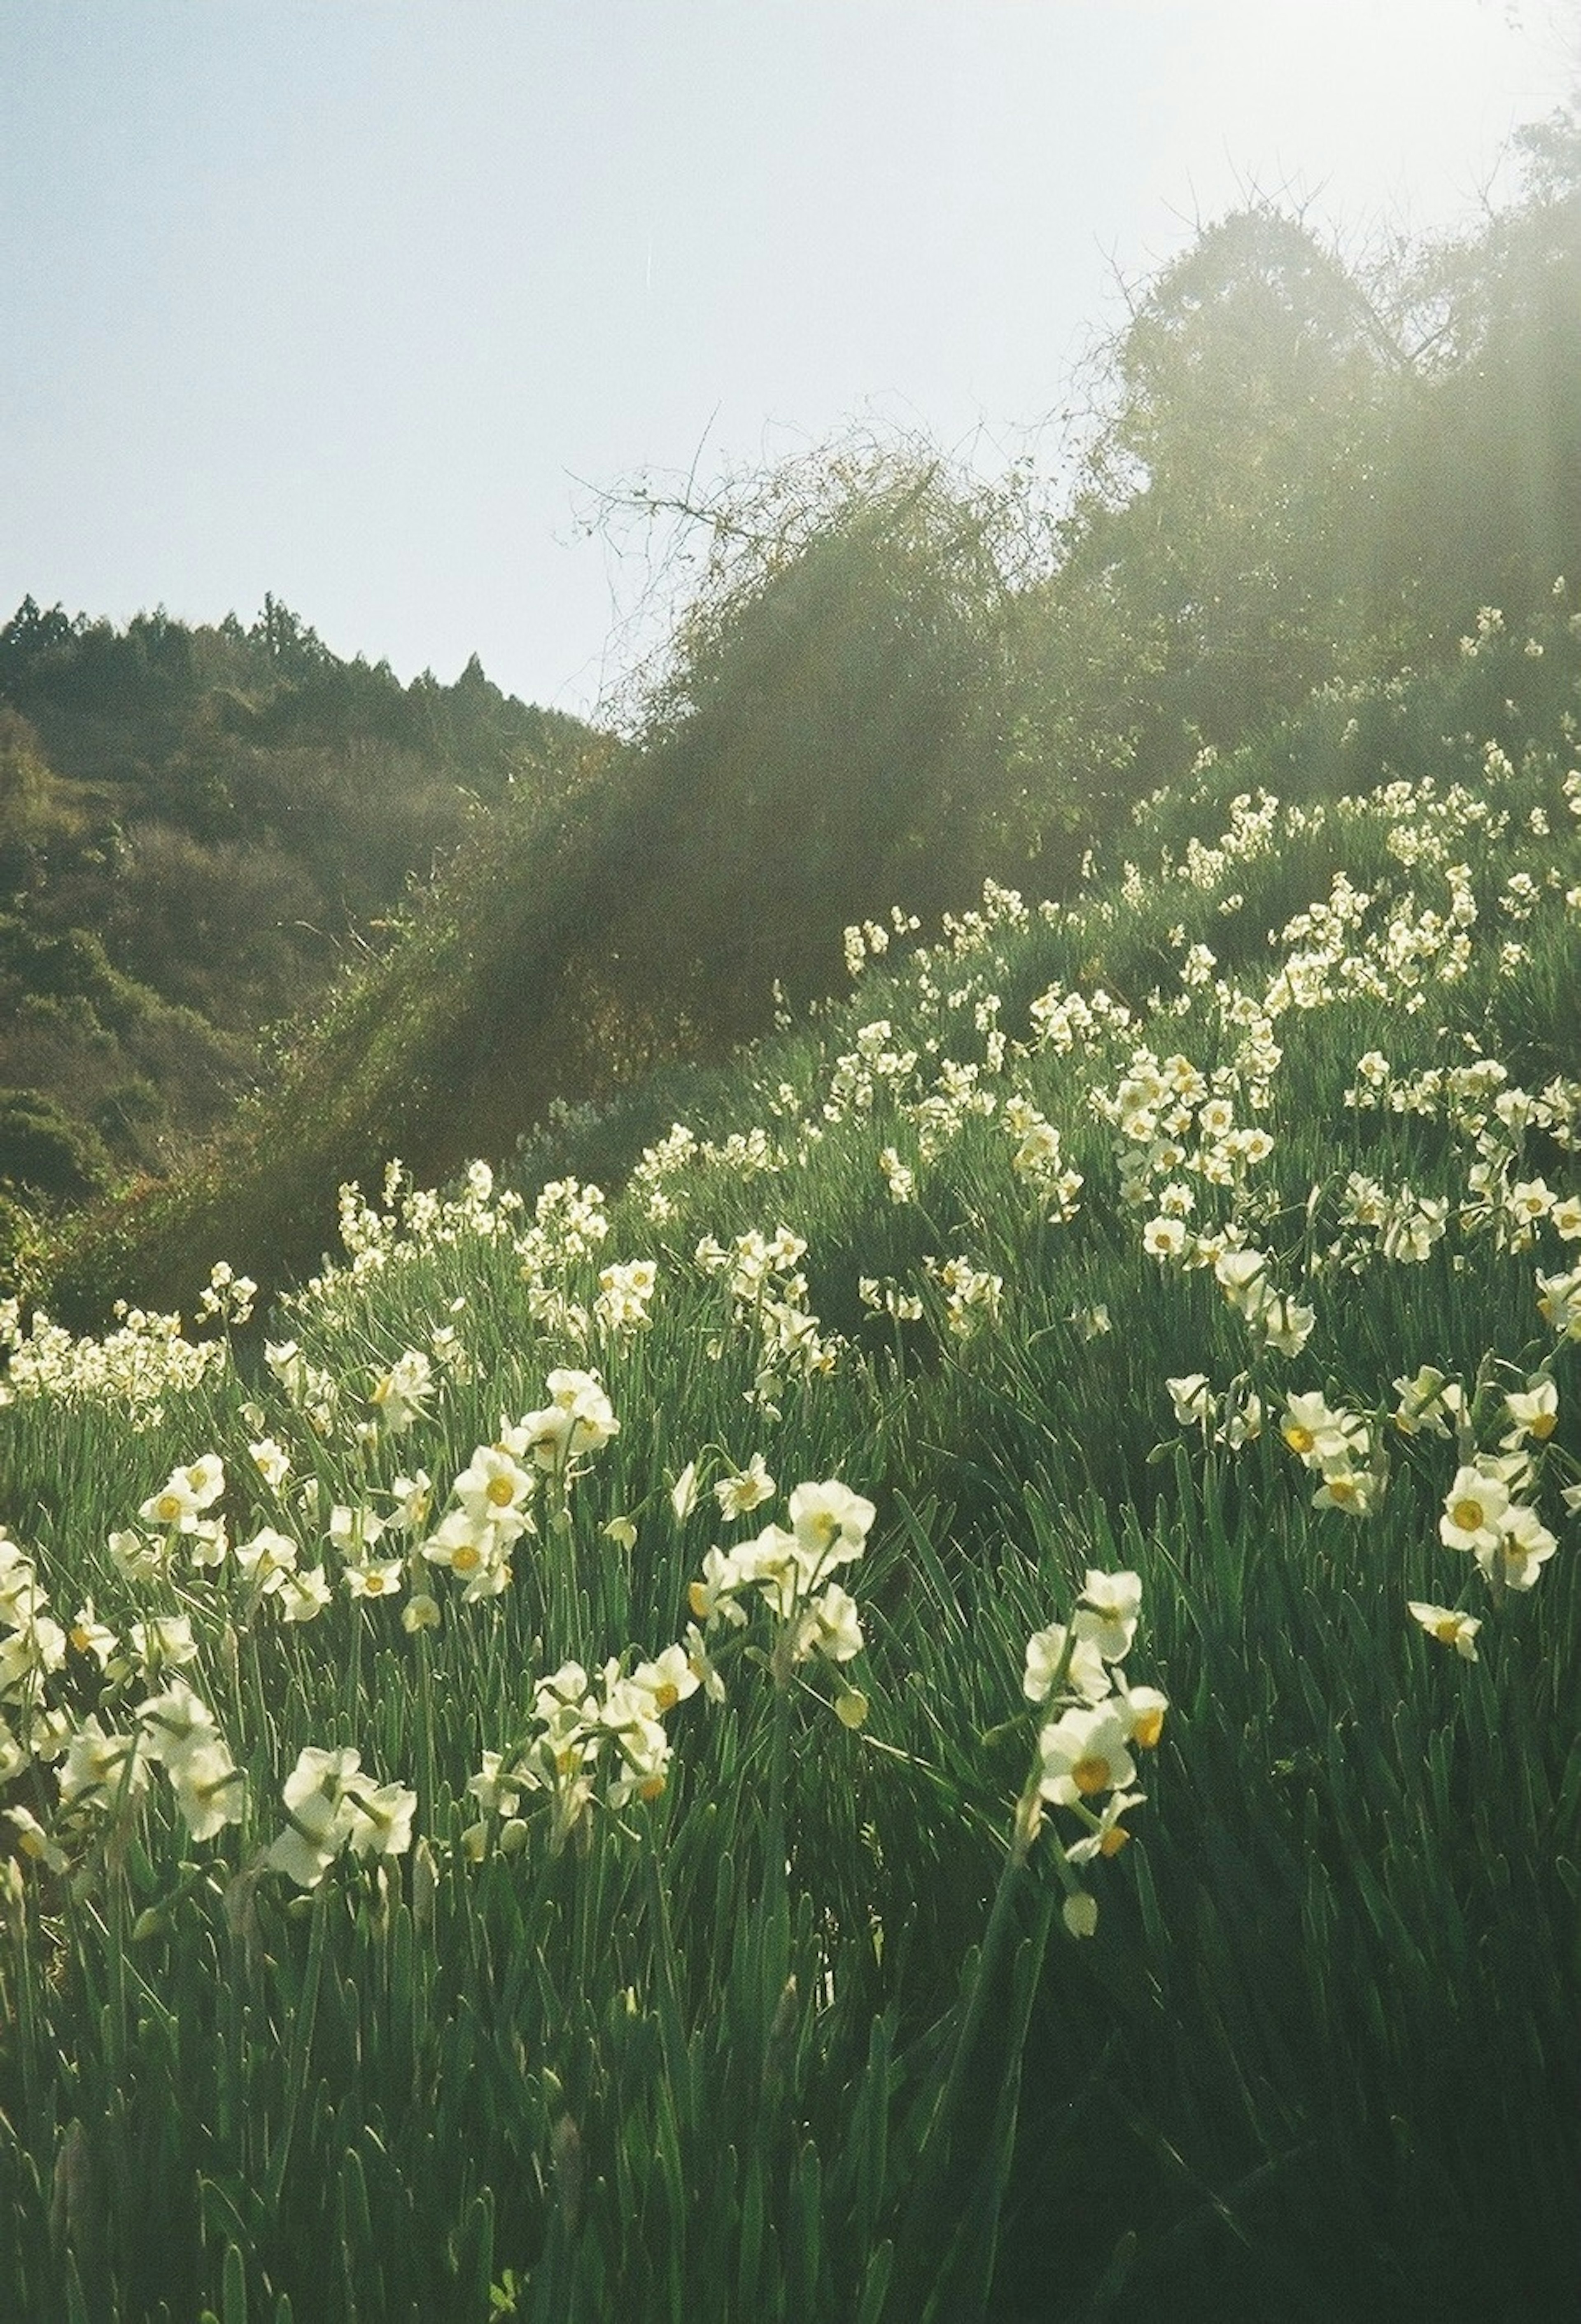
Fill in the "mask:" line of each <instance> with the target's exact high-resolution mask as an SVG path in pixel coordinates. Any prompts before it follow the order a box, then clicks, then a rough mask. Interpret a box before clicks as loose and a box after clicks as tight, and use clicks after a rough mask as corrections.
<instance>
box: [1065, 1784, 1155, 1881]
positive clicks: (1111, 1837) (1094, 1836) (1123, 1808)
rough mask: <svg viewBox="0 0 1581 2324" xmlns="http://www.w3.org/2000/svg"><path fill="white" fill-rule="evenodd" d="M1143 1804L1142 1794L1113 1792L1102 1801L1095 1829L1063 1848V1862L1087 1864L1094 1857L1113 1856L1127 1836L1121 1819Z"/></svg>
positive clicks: (1144, 1799) (1121, 1846)
mask: <svg viewBox="0 0 1581 2324" xmlns="http://www.w3.org/2000/svg"><path fill="white" fill-rule="evenodd" d="M1146 1802H1147V1794H1146V1793H1145V1792H1117V1793H1116V1794H1114V1797H1113V1798H1112V1799H1110V1800H1108V1801H1106V1802H1105V1803H1104V1808H1103V1812H1102V1813H1101V1815H1100V1816H1099V1817H1098V1828H1097V1830H1096V1831H1089V1833H1088V1834H1087V1836H1086V1837H1085V1839H1082V1840H1072V1841H1071V1845H1070V1847H1069V1848H1067V1849H1066V1850H1065V1861H1066V1863H1067V1864H1090V1863H1091V1862H1092V1859H1093V1858H1094V1857H1095V1856H1117V1855H1118V1854H1119V1852H1120V1850H1121V1849H1122V1848H1124V1847H1125V1845H1126V1841H1127V1840H1129V1839H1130V1837H1131V1835H1130V1833H1129V1832H1128V1831H1126V1826H1125V1822H1124V1819H1125V1817H1126V1815H1128V1814H1129V1812H1130V1811H1131V1810H1132V1809H1133V1808H1139V1807H1144V1806H1145V1804H1146Z"/></svg>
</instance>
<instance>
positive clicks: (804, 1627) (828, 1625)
mask: <svg viewBox="0 0 1581 2324" xmlns="http://www.w3.org/2000/svg"><path fill="white" fill-rule="evenodd" d="M861 1650H862V1625H861V1618H860V1616H859V1613H858V1610H857V1603H856V1600H855V1599H854V1598H852V1597H850V1595H849V1594H848V1592H847V1591H843V1590H842V1589H841V1586H840V1584H839V1582H831V1583H830V1584H829V1586H828V1588H827V1589H826V1590H825V1591H823V1594H822V1596H821V1597H819V1598H818V1599H816V1600H814V1602H813V1604H812V1605H811V1606H809V1607H808V1609H807V1610H806V1612H805V1613H804V1615H803V1617H802V1619H801V1623H800V1625H799V1627H798V1628H797V1632H796V1660H797V1661H800V1660H801V1659H802V1657H803V1656H804V1655H810V1654H818V1655H823V1658H824V1660H825V1661H826V1662H832V1663H848V1662H850V1660H851V1658H852V1656H853V1655H859V1654H860V1653H861Z"/></svg>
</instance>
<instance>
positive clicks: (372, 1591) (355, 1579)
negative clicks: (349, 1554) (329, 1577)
mask: <svg viewBox="0 0 1581 2324" xmlns="http://www.w3.org/2000/svg"><path fill="white" fill-rule="evenodd" d="M405 1570H406V1569H405V1567H404V1566H403V1564H402V1563H401V1561H400V1558H399V1557H391V1558H369V1559H368V1560H367V1561H366V1562H365V1563H363V1564H361V1565H348V1566H347V1567H346V1569H345V1572H344V1573H343V1574H342V1575H341V1577H340V1578H341V1580H342V1581H343V1582H345V1586H346V1589H347V1590H348V1591H349V1592H350V1594H351V1595H352V1596H353V1597H354V1598H395V1597H399V1595H400V1584H401V1580H402V1577H403V1575H404V1573H405Z"/></svg>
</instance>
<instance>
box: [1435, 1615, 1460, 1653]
mask: <svg viewBox="0 0 1581 2324" xmlns="http://www.w3.org/2000/svg"><path fill="white" fill-rule="evenodd" d="M1459 1628H1460V1618H1459V1616H1458V1615H1457V1614H1446V1615H1444V1616H1443V1618H1442V1619H1441V1620H1439V1621H1437V1622H1435V1623H1434V1624H1433V1636H1434V1637H1435V1638H1437V1640H1438V1642H1439V1645H1440V1646H1453V1645H1454V1643H1455V1637H1456V1633H1457V1631H1458V1629H1459Z"/></svg>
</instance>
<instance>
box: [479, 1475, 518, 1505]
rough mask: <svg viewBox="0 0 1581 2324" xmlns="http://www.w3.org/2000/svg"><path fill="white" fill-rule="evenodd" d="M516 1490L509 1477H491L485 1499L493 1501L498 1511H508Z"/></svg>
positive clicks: (485, 1491)
mask: <svg viewBox="0 0 1581 2324" xmlns="http://www.w3.org/2000/svg"><path fill="white" fill-rule="evenodd" d="M515 1490H516V1488H515V1487H514V1485H513V1484H512V1483H511V1481H510V1478H509V1477H491V1478H490V1479H489V1481H488V1484H487V1486H486V1487H485V1488H484V1498H485V1499H488V1500H491V1501H492V1502H493V1504H494V1507H495V1508H497V1509H508V1508H510V1503H511V1499H512V1498H513V1496H514V1494H515Z"/></svg>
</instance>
